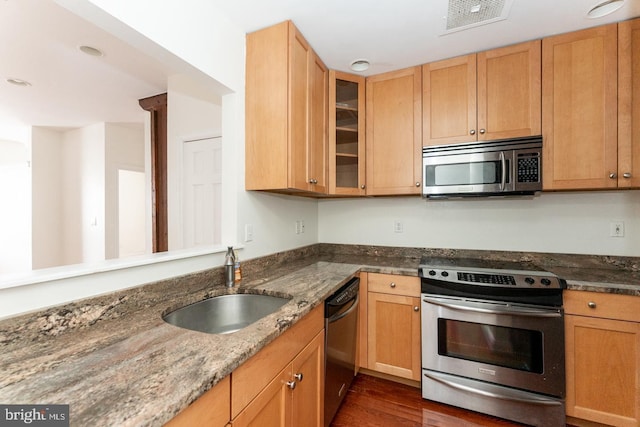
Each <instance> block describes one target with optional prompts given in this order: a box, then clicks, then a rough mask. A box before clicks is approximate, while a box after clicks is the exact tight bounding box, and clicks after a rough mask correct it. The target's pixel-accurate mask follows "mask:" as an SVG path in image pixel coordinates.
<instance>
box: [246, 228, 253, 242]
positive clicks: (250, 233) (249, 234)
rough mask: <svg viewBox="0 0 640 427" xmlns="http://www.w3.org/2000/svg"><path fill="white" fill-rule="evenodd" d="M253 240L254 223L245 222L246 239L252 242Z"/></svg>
mask: <svg viewBox="0 0 640 427" xmlns="http://www.w3.org/2000/svg"><path fill="white" fill-rule="evenodd" d="M252 240H253V225H252V224H245V225H244V241H245V242H251V241H252Z"/></svg>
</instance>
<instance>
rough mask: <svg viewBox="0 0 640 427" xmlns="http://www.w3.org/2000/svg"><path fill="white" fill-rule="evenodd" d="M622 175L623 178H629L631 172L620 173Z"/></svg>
mask: <svg viewBox="0 0 640 427" xmlns="http://www.w3.org/2000/svg"><path fill="white" fill-rule="evenodd" d="M622 176H623V177H625V178H631V172H625V173H623V174H622Z"/></svg>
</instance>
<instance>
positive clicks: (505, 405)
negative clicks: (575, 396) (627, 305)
mask: <svg viewBox="0 0 640 427" xmlns="http://www.w3.org/2000/svg"><path fill="white" fill-rule="evenodd" d="M537 270H538V269H536V268H535V267H534V268H532V267H523V265H522V264H517V263H508V262H495V261H486V260H478V259H459V258H458V259H453V258H434V257H424V258H423V259H422V260H421V263H420V270H419V275H420V277H421V280H422V303H421V304H422V314H421V316H422V332H421V333H422V397H423V398H425V399H429V400H434V401H438V402H442V403H446V404H450V405H454V406H458V407H461V408H465V409H469V410H473V411H478V412H482V413H486V414H491V415H494V416H497V417H501V418H506V419H509V420H513V421H518V422H521V423H525V424H529V425H535V426H545V427H550V426H564V425H565V405H564V397H565V368H564V311H563V309H562V290H563V288H565V287H566V284H565V282H564V281H563V280H562V279H560V278H558V277H557V276H555V275H553V274H551V273H548V272H544V271H537Z"/></svg>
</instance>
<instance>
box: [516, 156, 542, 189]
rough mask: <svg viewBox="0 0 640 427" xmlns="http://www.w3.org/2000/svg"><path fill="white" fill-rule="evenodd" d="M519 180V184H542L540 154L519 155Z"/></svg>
mask: <svg viewBox="0 0 640 427" xmlns="http://www.w3.org/2000/svg"><path fill="white" fill-rule="evenodd" d="M517 163H518V165H517V168H518V169H517V180H518V182H540V180H541V176H540V173H541V172H540V154H539V153H525V154H518V162H517Z"/></svg>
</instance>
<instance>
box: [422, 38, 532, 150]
mask: <svg viewBox="0 0 640 427" xmlns="http://www.w3.org/2000/svg"><path fill="white" fill-rule="evenodd" d="M540 62H541V42H540V41H539V40H534V41H531V42H526V43H520V44H517V45H512V46H507V47H503V48H499V49H493V50H489V51H485V52H480V53H478V54H471V55H466V56H460V57H457V58H452V59H446V60H443V61H437V62H433V63H430V64H425V65H423V67H422V76H423V77H422V85H423V101H422V102H423V128H424V133H423V136H424V140H423V145H425V146H429V145H440V144H457V143H464V142H474V141H490V140H496V139H504V138H517V137H522V136H531V135H540V134H541V132H542V129H541V127H542V125H541V115H542V113H541V109H542V107H541V102H542V101H541V98H542V93H541V79H540V74H541V71H540Z"/></svg>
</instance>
